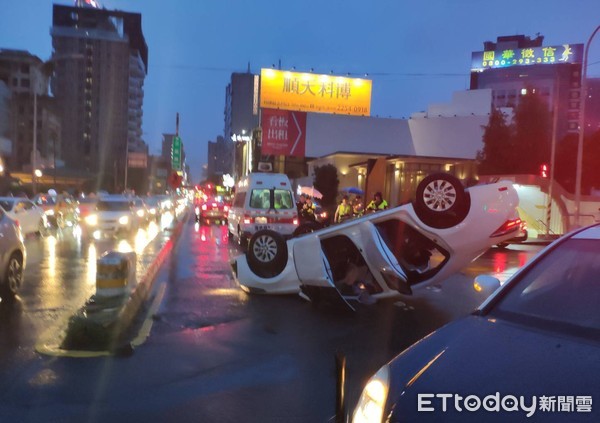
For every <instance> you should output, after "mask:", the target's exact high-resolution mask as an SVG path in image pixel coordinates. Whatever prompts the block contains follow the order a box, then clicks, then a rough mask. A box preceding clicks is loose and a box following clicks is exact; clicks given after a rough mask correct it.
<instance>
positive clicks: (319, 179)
mask: <svg viewBox="0 0 600 423" xmlns="http://www.w3.org/2000/svg"><path fill="white" fill-rule="evenodd" d="M314 185H315V188H316V189H318V190H319V192H320V193H321V194H323V198H322V200H321V203H322V205H323V206H324V207H327V206H332V205H335V203H336V197H337V192H338V187H339V185H340V181H339V179H338V175H337V168H336V167H335V166H334V165H332V164H326V165H324V166H317V167H315V175H314Z"/></svg>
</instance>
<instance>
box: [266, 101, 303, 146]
mask: <svg viewBox="0 0 600 423" xmlns="http://www.w3.org/2000/svg"><path fill="white" fill-rule="evenodd" d="M261 127H262V146H261V153H262V154H263V155H282V156H296V157H304V153H305V145H306V113H303V112H292V111H289V110H273V109H263V110H262V115H261Z"/></svg>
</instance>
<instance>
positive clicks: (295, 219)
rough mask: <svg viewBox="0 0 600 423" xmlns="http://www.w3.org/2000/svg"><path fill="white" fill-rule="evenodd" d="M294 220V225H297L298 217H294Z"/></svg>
mask: <svg viewBox="0 0 600 423" xmlns="http://www.w3.org/2000/svg"><path fill="white" fill-rule="evenodd" d="M292 222H293V224H294V225H297V224H298V218H297V217H294V220H293V221H292Z"/></svg>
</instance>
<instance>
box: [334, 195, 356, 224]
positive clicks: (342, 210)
mask: <svg viewBox="0 0 600 423" xmlns="http://www.w3.org/2000/svg"><path fill="white" fill-rule="evenodd" d="M351 217H352V206H351V205H350V204H349V203H348V196H347V195H344V196H343V197H342V202H341V203H340V204H339V205H338V207H337V209H336V210H335V215H334V216H333V221H334V222H335V223H342V222H343V221H345V220H347V219H350V218H351Z"/></svg>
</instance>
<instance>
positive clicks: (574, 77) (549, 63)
mask: <svg viewBox="0 0 600 423" xmlns="http://www.w3.org/2000/svg"><path fill="white" fill-rule="evenodd" d="M543 40H544V37H543V36H541V35H538V36H537V37H536V38H533V39H532V38H530V37H526V36H524V35H512V36H503V37H498V38H497V41H496V42H492V41H486V42H485V43H484V51H479V52H474V53H473V54H472V66H471V89H472V90H476V89H482V88H491V89H492V104H493V106H495V107H497V108H503V107H509V108H515V107H516V106H517V105H518V103H519V99H520V98H521V97H523V96H525V95H527V94H528V93H530V92H536V93H539V94H541V95H542V97H544V98H546V99H547V104H548V108H549V110H550V111H552V110H553V108H554V106H555V100H556V103H557V106H558V120H557V122H558V125H557V136H558V138H559V139H560V138H562V137H563V136H564V135H566V134H568V133H577V131H578V122H579V110H580V106H581V101H580V100H581V64H582V59H583V44H561V45H556V46H549V45H547V46H544V45H543Z"/></svg>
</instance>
